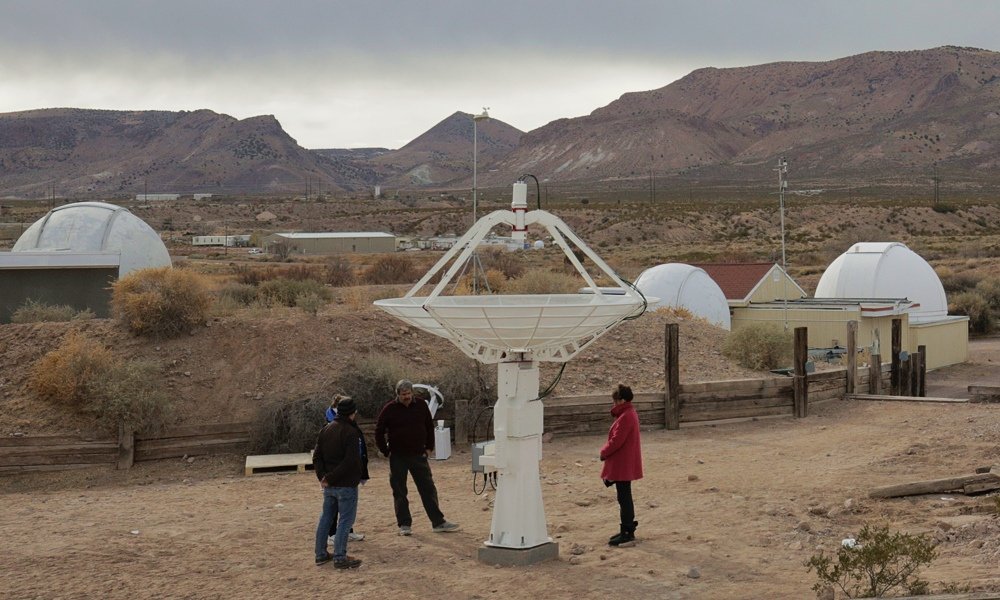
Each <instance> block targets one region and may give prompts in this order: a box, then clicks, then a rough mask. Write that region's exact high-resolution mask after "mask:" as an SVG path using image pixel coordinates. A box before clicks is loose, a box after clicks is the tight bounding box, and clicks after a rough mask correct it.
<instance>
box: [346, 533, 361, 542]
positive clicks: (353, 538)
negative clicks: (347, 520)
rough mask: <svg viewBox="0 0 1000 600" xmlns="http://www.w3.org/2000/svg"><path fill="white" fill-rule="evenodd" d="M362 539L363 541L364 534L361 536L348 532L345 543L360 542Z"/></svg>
mask: <svg viewBox="0 0 1000 600" xmlns="http://www.w3.org/2000/svg"><path fill="white" fill-rule="evenodd" d="M364 539H365V534H363V533H354V532H353V531H352V532H350V533H348V534H347V541H348V542H360V541H363V540H364Z"/></svg>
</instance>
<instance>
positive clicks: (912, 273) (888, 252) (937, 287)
mask: <svg viewBox="0 0 1000 600" xmlns="http://www.w3.org/2000/svg"><path fill="white" fill-rule="evenodd" d="M816 297H817V298H907V299H909V300H910V301H911V302H913V303H915V304H919V306H915V307H914V309H913V310H912V311H910V320H911V321H926V320H933V319H936V318H939V317H943V316H946V315H947V314H948V298H947V296H946V295H945V293H944V286H942V285H941V280H940V279H938V276H937V273H935V272H934V269H933V268H932V267H931V266H930V265H929V264H927V261H925V260H924V259H923V258H921V257H920V255H919V254H917V253H916V252H914V251H913V250H910V249H909V248H907V247H906V245H904V244H901V243H899V242H863V243H858V244H854V245H853V246H851V247H850V248H849V249H848V250H847V252H844V253H843V254H841V255H840V256H838V257H837V259H836V260H834V261H833V262H832V263H830V266H829V267H827V269H826V271H824V273H823V276H822V277H821V278H820V280H819V284H818V285H817V286H816Z"/></svg>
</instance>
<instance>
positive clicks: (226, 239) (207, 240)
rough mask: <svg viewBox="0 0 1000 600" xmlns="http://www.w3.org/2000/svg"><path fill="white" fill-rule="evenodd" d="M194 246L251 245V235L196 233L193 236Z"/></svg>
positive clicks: (192, 242)
mask: <svg viewBox="0 0 1000 600" xmlns="http://www.w3.org/2000/svg"><path fill="white" fill-rule="evenodd" d="M191 245H192V246H228V247H229V248H233V247H236V246H249V245H250V235H249V234H241V235H196V236H194V237H193V238H191Z"/></svg>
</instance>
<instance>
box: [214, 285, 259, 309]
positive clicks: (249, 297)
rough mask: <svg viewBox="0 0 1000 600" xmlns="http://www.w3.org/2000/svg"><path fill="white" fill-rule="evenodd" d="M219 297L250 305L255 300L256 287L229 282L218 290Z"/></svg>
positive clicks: (238, 303)
mask: <svg viewBox="0 0 1000 600" xmlns="http://www.w3.org/2000/svg"><path fill="white" fill-rule="evenodd" d="M219 298H221V299H223V300H229V301H231V302H233V303H234V304H237V305H241V306H250V305H251V304H253V303H254V302H256V301H257V288H256V287H254V286H252V285H249V284H246V283H230V284H228V285H227V286H225V287H224V288H222V289H221V290H219Z"/></svg>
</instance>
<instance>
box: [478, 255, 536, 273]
mask: <svg viewBox="0 0 1000 600" xmlns="http://www.w3.org/2000/svg"><path fill="white" fill-rule="evenodd" d="M525 256H526V255H525V253H524V252H507V251H506V250H487V251H486V252H482V253H481V254H480V255H479V258H480V261H481V262H482V265H483V268H484V269H486V270H487V271H489V270H490V269H495V270H497V271H500V272H501V273H503V275H504V278H505V279H514V278H517V277H520V276H521V275H523V274H524V262H525Z"/></svg>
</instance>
